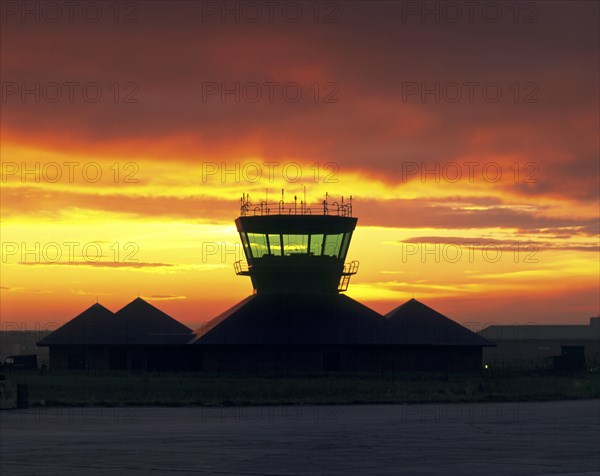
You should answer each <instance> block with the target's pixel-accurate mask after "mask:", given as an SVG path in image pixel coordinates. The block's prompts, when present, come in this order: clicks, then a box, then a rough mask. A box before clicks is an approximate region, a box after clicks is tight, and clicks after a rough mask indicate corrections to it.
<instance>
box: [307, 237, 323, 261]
mask: <svg viewBox="0 0 600 476" xmlns="http://www.w3.org/2000/svg"><path fill="white" fill-rule="evenodd" d="M323 236H324V235H310V254H311V255H313V256H321V255H322V254H323Z"/></svg>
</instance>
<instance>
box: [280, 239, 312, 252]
mask: <svg viewBox="0 0 600 476" xmlns="http://www.w3.org/2000/svg"><path fill="white" fill-rule="evenodd" d="M283 249H284V251H285V255H286V256H288V255H295V254H307V253H308V235H283Z"/></svg>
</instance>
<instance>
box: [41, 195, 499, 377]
mask: <svg viewBox="0 0 600 476" xmlns="http://www.w3.org/2000/svg"><path fill="white" fill-rule="evenodd" d="M235 223H236V226H237V230H238V232H239V234H240V239H241V241H242V244H243V248H244V253H245V256H246V260H244V261H239V262H237V263H235V266H234V269H235V271H236V273H237V274H238V275H241V276H249V277H250V278H251V281H252V285H253V288H254V294H252V295H251V296H248V297H247V298H246V299H244V300H242V301H241V302H239V303H238V304H236V305H235V306H233V307H232V308H230V309H229V310H227V311H226V312H224V313H223V314H221V315H219V316H217V317H216V318H214V319H213V320H211V321H209V322H208V323H206V324H205V325H203V326H201V327H200V328H198V329H196V330H195V331H194V332H193V334H192V332H191V330H190V329H188V328H187V327H185V326H184V325H182V324H180V323H178V322H177V321H175V320H174V319H172V318H171V317H169V316H167V315H166V314H164V313H162V312H161V311H159V310H158V309H156V308H155V307H153V306H151V305H150V304H148V303H147V302H145V301H143V300H142V299H139V298H138V299H136V300H134V301H133V302H131V303H130V304H128V305H127V306H125V307H124V308H123V309H121V310H120V311H118V312H117V313H115V314H113V313H112V312H110V311H109V310H108V309H106V308H104V307H103V306H101V305H100V304H95V305H94V306H92V307H91V308H89V309H88V310H86V311H84V312H83V313H82V314H80V315H79V316H77V317H76V318H75V319H73V320H71V321H69V322H68V323H67V324H65V325H64V326H63V327H61V328H60V329H58V330H57V331H55V332H54V333H52V334H51V335H49V336H48V337H46V338H45V339H42V340H41V341H40V342H39V345H41V346H49V347H50V367H51V368H52V369H95V370H118V369H129V370H204V371H209V372H219V371H227V372H230V371H231V372H259V373H261V372H281V373H294V372H323V371H349V372H373V371H395V370H397V371H477V370H479V369H480V368H481V363H482V349H483V348H484V347H486V346H490V345H493V344H492V343H491V342H489V341H488V340H486V339H485V338H483V337H481V336H478V335H477V334H475V333H473V332H471V331H470V330H468V329H466V328H465V327H463V326H461V325H459V324H457V323H456V322H454V321H452V320H450V319H449V318H447V317H445V316H443V315H442V314H440V313H438V312H437V311H434V310H433V309H431V308H429V307H427V306H425V305H424V304H422V303H420V302H419V301H417V300H415V299H411V300H410V301H408V302H407V303H405V304H403V305H402V306H400V307H398V308H396V309H395V310H393V311H392V312H391V313H389V314H388V315H387V316H385V317H384V316H382V315H381V314H379V313H377V312H375V311H373V310H372V309H369V308H368V307H366V306H364V305H363V304H360V303H359V302H357V301H355V300H353V299H351V298H350V297H348V296H346V295H344V294H342V293H343V292H344V291H346V289H347V288H348V284H349V281H350V278H351V276H352V275H354V274H356V272H357V270H358V262H356V261H354V262H351V263H345V259H346V254H347V252H348V248H349V246H350V241H351V238H352V233H353V232H354V228H355V227H356V223H357V219H356V218H353V217H352V202H351V200H350V202H346V203H344V200H343V199H342V200H341V202H340V203H332V204H330V203H328V202H327V198H326V199H325V201H324V202H323V203H322V204H319V205H318V206H317V207H307V206H306V204H304V203H303V202H301V203H300V204H299V205H298V203H297V202H296V201H295V203H294V205H293V206H285V205H284V203H283V198H282V200H281V201H280V202H279V203H278V204H277V205H276V206H274V207H270V206H269V205H268V204H267V203H265V202H263V203H261V204H260V205H258V206H253V205H252V204H251V203H250V201H249V200H248V198H247V197H246V196H244V198H243V199H242V207H241V216H240V217H239V218H237V219H236V221H235Z"/></svg>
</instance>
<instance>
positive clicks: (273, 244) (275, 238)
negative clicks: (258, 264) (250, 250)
mask: <svg viewBox="0 0 600 476" xmlns="http://www.w3.org/2000/svg"><path fill="white" fill-rule="evenodd" d="M269 250H270V252H271V254H272V255H275V256H281V255H282V253H281V235H269Z"/></svg>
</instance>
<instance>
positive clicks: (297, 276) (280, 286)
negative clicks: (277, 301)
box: [234, 191, 358, 294]
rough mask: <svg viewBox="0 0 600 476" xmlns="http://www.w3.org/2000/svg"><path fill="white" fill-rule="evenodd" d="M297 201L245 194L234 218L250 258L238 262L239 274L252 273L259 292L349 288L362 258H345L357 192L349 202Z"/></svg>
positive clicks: (247, 256) (312, 291)
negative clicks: (252, 198) (258, 199)
mask: <svg viewBox="0 0 600 476" xmlns="http://www.w3.org/2000/svg"><path fill="white" fill-rule="evenodd" d="M328 200H329V197H328V196H327V195H326V196H325V200H323V202H322V203H320V204H316V205H310V206H309V205H307V204H306V203H305V202H304V201H300V203H298V201H297V198H296V197H294V202H293V203H292V204H286V203H285V202H284V195H283V191H282V196H281V200H280V201H279V203H277V204H269V203H267V202H266V201H263V202H260V203H259V204H257V205H254V204H252V203H251V202H250V199H249V196H248V195H246V194H244V196H243V197H242V198H241V212H240V217H238V218H237V219H236V220H235V224H236V226H237V230H238V232H239V234H240V238H241V241H242V244H243V246H244V254H245V256H246V260H245V261H238V262H236V263H235V265H234V266H235V271H236V274H238V275H242V276H250V278H251V279H252V286H253V287H254V291H255V293H259V294H261V293H279V294H281V293H284V294H287V293H296V294H298V293H301V294H306V293H308V294H312V293H338V292H340V291H346V289H347V288H348V283H349V281H350V277H351V276H352V275H353V274H356V272H357V270H358V261H352V262H350V263H345V260H346V254H347V252H348V247H349V246H350V240H351V239H352V232H353V231H354V228H355V227H356V222H357V218H353V217H352V197H350V200H349V201H346V202H344V199H343V197H342V199H341V201H340V202H332V203H329V201H328Z"/></svg>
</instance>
